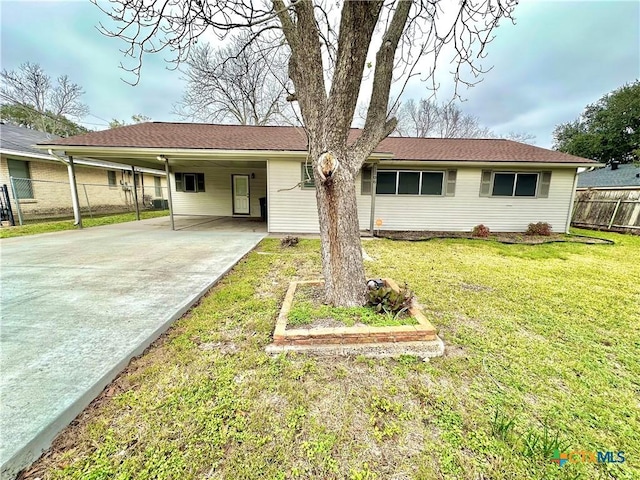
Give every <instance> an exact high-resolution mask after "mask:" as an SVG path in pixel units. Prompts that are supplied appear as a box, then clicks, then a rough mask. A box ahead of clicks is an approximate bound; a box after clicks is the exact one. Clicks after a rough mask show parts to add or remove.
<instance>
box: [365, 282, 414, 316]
mask: <svg viewBox="0 0 640 480" xmlns="http://www.w3.org/2000/svg"><path fill="white" fill-rule="evenodd" d="M413 297H414V295H413V292H412V291H411V290H409V288H407V285H406V284H405V286H404V287H403V288H400V290H399V291H397V292H396V291H395V290H394V289H392V288H391V287H380V288H374V289H371V290H369V294H368V303H369V305H371V306H372V307H373V308H374V310H375V311H376V312H380V313H392V314H400V313H402V312H404V311H406V310H408V309H409V308H410V307H411V303H412V302H413Z"/></svg>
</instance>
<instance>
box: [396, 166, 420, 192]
mask: <svg viewBox="0 0 640 480" xmlns="http://www.w3.org/2000/svg"><path fill="white" fill-rule="evenodd" d="M418 194H420V172H398V195H418Z"/></svg>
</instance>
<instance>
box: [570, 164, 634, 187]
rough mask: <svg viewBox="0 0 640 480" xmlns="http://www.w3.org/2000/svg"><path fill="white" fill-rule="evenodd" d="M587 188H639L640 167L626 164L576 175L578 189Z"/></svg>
mask: <svg viewBox="0 0 640 480" xmlns="http://www.w3.org/2000/svg"><path fill="white" fill-rule="evenodd" d="M589 187H640V166H637V165H634V164H632V163H628V164H624V165H618V168H617V169H616V170H612V169H611V166H610V165H607V166H606V167H603V168H596V169H594V170H587V171H586V172H582V173H580V174H578V188H589Z"/></svg>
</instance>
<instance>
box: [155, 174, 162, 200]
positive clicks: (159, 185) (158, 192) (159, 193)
mask: <svg viewBox="0 0 640 480" xmlns="http://www.w3.org/2000/svg"><path fill="white" fill-rule="evenodd" d="M153 186H154V187H155V190H156V191H155V194H156V197H162V180H160V177H153Z"/></svg>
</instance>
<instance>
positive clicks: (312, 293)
mask: <svg viewBox="0 0 640 480" xmlns="http://www.w3.org/2000/svg"><path fill="white" fill-rule="evenodd" d="M322 299H323V287H322V286H317V285H298V288H296V293H295V296H294V299H293V305H292V307H291V310H290V311H289V315H288V322H287V326H288V327H294V328H295V327H301V326H307V327H309V326H320V327H323V326H327V327H333V326H338V325H336V323H337V324H340V325H342V326H345V327H353V326H355V325H358V324H362V325H368V326H372V327H395V326H400V325H417V324H418V321H417V320H416V319H415V318H413V317H411V316H410V315H408V314H407V313H406V312H403V313H402V314H400V315H394V314H391V313H378V312H376V311H375V310H374V309H373V308H372V307H369V306H365V307H332V306H330V305H325V304H324V303H323V302H322Z"/></svg>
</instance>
